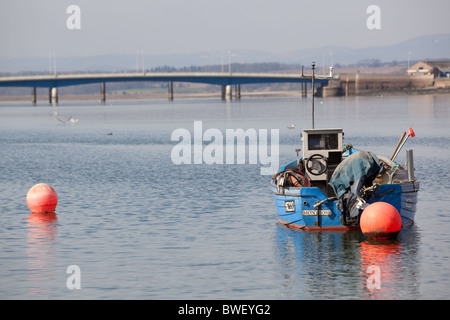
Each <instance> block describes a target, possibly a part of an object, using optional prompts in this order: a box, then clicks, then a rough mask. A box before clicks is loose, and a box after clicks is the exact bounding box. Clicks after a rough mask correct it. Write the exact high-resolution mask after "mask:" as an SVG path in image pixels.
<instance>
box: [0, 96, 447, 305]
mask: <svg viewBox="0 0 450 320" xmlns="http://www.w3.org/2000/svg"><path fill="white" fill-rule="evenodd" d="M55 112H57V115H56V117H58V118H59V119H68V118H69V117H70V116H72V117H74V118H76V119H78V122H77V123H76V124H71V123H70V122H68V121H67V122H66V123H65V124H63V123H62V122H60V121H58V120H57V119H56V117H55ZM194 121H202V128H203V131H205V130H207V129H210V128H212V129H217V130H218V131H220V132H223V133H224V134H225V132H226V129H239V128H242V129H243V130H247V129H249V128H254V129H267V130H268V131H269V132H270V129H278V130H279V131H278V132H279V165H280V166H281V165H282V164H283V163H285V162H287V161H290V160H293V159H295V157H296V153H295V149H296V148H299V147H300V146H301V141H300V136H299V133H300V131H301V129H302V128H310V127H311V99H310V98H307V99H302V98H300V97H285V98H245V97H244V98H242V99H241V100H240V101H235V100H233V101H221V100H220V99H176V97H175V101H173V102H169V101H165V100H140V101H107V102H106V104H105V105H101V104H100V103H99V102H98V101H60V103H59V105H58V106H49V105H48V103H46V102H38V104H37V105H36V106H32V105H31V103H28V102H2V103H0V173H1V174H0V185H1V191H0V219H1V220H0V221H1V223H0V298H1V299H273V300H279V299H448V298H449V296H450V260H449V254H450V249H449V245H450V232H449V229H450V218H449V207H450V197H449V195H448V192H447V190H448V188H449V187H450V183H449V181H450V176H449V169H450V167H449V162H448V159H449V158H450V147H449V145H450V144H449V142H450V96H449V95H444V94H440V95H415V96H376V97H375V96H374V97H349V98H328V99H323V100H322V99H318V98H316V100H315V126H316V128H317V127H328V128H329V127H339V128H343V129H344V132H345V142H346V143H351V144H353V146H354V147H355V148H359V149H363V150H369V151H373V152H375V153H377V154H383V155H386V156H390V155H391V154H392V152H393V150H394V148H395V146H396V144H397V142H398V140H399V138H400V136H401V134H402V133H403V131H407V130H408V128H409V127H410V126H412V127H413V129H414V131H415V134H416V136H415V137H414V138H409V139H408V141H407V143H406V144H405V146H404V149H403V150H402V151H401V152H400V154H399V156H398V158H397V160H398V161H400V162H402V161H404V160H405V150H406V149H412V150H414V164H415V169H416V176H417V177H418V178H419V179H420V181H421V190H420V193H419V203H418V206H417V213H416V221H415V224H414V225H413V226H411V227H407V228H404V229H402V231H401V232H400V234H399V237H398V238H397V239H396V240H394V241H388V242H381V243H376V242H372V241H369V240H368V239H366V238H365V237H364V235H363V234H361V232H359V231H352V232H303V231H294V230H290V229H287V228H285V227H282V226H280V225H278V224H277V217H276V213H275V207H274V203H273V195H272V194H271V189H270V181H271V176H270V175H261V174H260V169H261V167H263V166H264V165H263V164H261V163H256V164H255V163H249V162H248V161H247V162H246V163H244V164H232V163H231V164H230V163H228V164H227V163H224V164H217V163H216V164H206V163H201V164H180V165H176V164H174V163H173V161H172V157H171V153H172V150H173V148H174V147H175V146H176V145H177V144H178V143H179V142H178V141H172V139H171V136H172V133H173V132H174V130H176V129H179V128H184V129H186V130H188V131H189V132H191V133H192V134H194ZM291 124H294V125H295V129H289V128H288V126H290V125H291ZM192 139H193V137H192ZM206 145H207V142H205V144H204V147H205V146H206ZM41 182H43V183H47V184H49V185H51V186H52V187H53V188H54V189H55V190H56V192H57V194H58V206H57V208H56V215H55V216H54V217H53V218H49V219H46V220H42V219H41V220H40V219H38V218H36V217H35V216H33V215H31V214H30V210H29V209H28V207H27V204H26V194H27V192H28V190H29V189H30V188H31V187H32V186H33V185H34V184H36V183H41ZM71 266H77V267H78V268H79V269H78V272H76V273H75V272H72V271H71V270H72V269H70V267H71ZM375 277H376V279H375ZM374 279H375V280H374ZM74 283H77V284H79V287H78V288H77V287H74V286H71V285H70V284H74ZM374 283H376V284H377V286H374V285H373V284H374Z"/></svg>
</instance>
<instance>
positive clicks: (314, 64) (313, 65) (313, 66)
mask: <svg viewBox="0 0 450 320" xmlns="http://www.w3.org/2000/svg"><path fill="white" fill-rule="evenodd" d="M315 66H316V63H315V62H313V63H312V83H311V86H312V128H313V129H314V68H315Z"/></svg>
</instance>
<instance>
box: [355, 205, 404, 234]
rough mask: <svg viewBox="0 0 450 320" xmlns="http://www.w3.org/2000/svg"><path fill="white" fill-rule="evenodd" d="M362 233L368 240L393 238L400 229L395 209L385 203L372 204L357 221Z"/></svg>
mask: <svg viewBox="0 0 450 320" xmlns="http://www.w3.org/2000/svg"><path fill="white" fill-rule="evenodd" d="M359 225H360V227H361V231H362V233H363V234H364V235H365V236H366V237H368V238H374V239H391V238H395V237H396V236H397V235H398V233H399V232H400V230H401V228H402V218H401V217H400V213H398V211H397V209H395V207H394V206H393V205H391V204H389V203H387V202H374V203H372V204H370V205H369V206H367V207H366V208H365V209H364V211H363V213H362V214H361V219H360V221H359Z"/></svg>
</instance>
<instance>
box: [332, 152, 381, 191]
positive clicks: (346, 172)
mask: <svg viewBox="0 0 450 320" xmlns="http://www.w3.org/2000/svg"><path fill="white" fill-rule="evenodd" d="M381 165H382V162H381V161H380V160H379V159H378V158H377V156H376V155H374V154H373V153H371V152H368V151H359V152H356V153H353V154H351V155H349V156H348V157H347V158H346V159H345V160H344V161H342V162H341V163H340V164H339V165H338V166H337V168H336V170H335V171H334V173H333V175H332V177H331V179H330V183H329V184H330V185H331V187H332V188H333V190H334V193H335V194H336V196H337V197H338V198H341V197H342V196H343V195H344V194H345V193H346V192H347V190H348V189H350V186H351V185H352V184H353V183H354V182H355V181H358V180H360V179H362V178H364V177H372V176H375V175H376V174H377V173H378V172H379V171H380V168H381Z"/></svg>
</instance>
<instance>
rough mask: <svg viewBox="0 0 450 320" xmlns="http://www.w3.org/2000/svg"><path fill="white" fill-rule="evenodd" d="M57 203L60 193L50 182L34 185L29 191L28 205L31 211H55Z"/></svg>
mask: <svg viewBox="0 0 450 320" xmlns="http://www.w3.org/2000/svg"><path fill="white" fill-rule="evenodd" d="M57 203H58V195H57V194H56V191H55V190H54V189H53V188H52V187H51V186H49V185H48V184H45V183H38V184H36V185H34V186H32V187H31V188H30V190H29V191H28V193H27V205H28V208H30V210H31V212H37V213H44V212H48V213H52V212H55V209H56V205H57Z"/></svg>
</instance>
